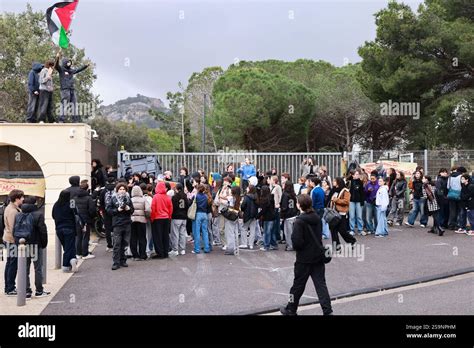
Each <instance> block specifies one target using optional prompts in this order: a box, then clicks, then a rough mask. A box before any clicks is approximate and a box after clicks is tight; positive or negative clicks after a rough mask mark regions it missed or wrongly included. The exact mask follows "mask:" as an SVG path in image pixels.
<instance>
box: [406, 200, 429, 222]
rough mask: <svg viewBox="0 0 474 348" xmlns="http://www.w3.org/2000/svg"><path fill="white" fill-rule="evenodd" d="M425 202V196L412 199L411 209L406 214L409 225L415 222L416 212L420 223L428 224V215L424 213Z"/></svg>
mask: <svg viewBox="0 0 474 348" xmlns="http://www.w3.org/2000/svg"><path fill="white" fill-rule="evenodd" d="M425 204H426V199H425V198H418V199H417V198H414V199H413V209H412V210H411V212H410V215H408V223H409V224H410V225H413V224H414V223H415V220H416V217H417V216H418V213H420V224H421V225H425V226H426V225H427V224H428V215H426V214H425Z"/></svg>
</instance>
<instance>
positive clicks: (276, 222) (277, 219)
mask: <svg viewBox="0 0 474 348" xmlns="http://www.w3.org/2000/svg"><path fill="white" fill-rule="evenodd" d="M275 211H276V212H275V220H274V221H273V229H272V233H273V235H274V236H275V239H276V240H281V233H280V231H281V226H280V209H275Z"/></svg>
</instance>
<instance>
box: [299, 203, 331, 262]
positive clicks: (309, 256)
mask: <svg viewBox="0 0 474 348" xmlns="http://www.w3.org/2000/svg"><path fill="white" fill-rule="evenodd" d="M322 229H323V227H322V223H321V218H320V217H319V215H318V214H316V213H315V212H314V211H312V212H310V213H303V214H301V215H299V216H298V217H297V218H296V220H295V223H294V225H293V234H292V235H291V241H292V242H293V249H295V250H296V262H300V263H324V253H325V251H326V249H325V248H324V246H323V242H322V237H323V236H322ZM310 233H311V234H313V236H312V235H311V234H310Z"/></svg>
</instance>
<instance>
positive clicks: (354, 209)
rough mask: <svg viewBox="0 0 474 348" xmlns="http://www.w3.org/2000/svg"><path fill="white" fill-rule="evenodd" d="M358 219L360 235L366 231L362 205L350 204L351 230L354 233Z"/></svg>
mask: <svg viewBox="0 0 474 348" xmlns="http://www.w3.org/2000/svg"><path fill="white" fill-rule="evenodd" d="M356 219H357V232H359V234H360V233H361V232H362V230H363V229H364V222H363V220H362V204H361V203H360V202H350V204H349V229H350V230H351V232H354V228H355V223H356Z"/></svg>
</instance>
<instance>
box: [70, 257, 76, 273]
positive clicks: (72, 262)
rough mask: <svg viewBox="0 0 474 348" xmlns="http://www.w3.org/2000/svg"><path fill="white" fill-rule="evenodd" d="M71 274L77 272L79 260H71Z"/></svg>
mask: <svg viewBox="0 0 474 348" xmlns="http://www.w3.org/2000/svg"><path fill="white" fill-rule="evenodd" d="M70 262H71V272H73V273H75V272H77V259H71V261H70Z"/></svg>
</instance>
